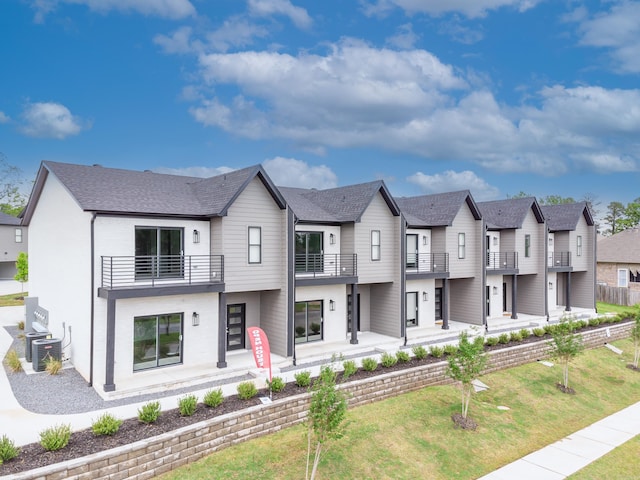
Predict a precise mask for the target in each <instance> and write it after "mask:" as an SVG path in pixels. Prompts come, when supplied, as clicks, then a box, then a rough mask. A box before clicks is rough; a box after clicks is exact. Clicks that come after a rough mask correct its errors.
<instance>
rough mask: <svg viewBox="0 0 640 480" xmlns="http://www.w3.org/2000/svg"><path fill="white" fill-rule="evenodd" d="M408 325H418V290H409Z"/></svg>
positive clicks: (407, 304)
mask: <svg viewBox="0 0 640 480" xmlns="http://www.w3.org/2000/svg"><path fill="white" fill-rule="evenodd" d="M406 308H407V313H406V315H407V327H416V326H417V325H418V292H407V303H406Z"/></svg>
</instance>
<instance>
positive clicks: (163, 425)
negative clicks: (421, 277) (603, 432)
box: [0, 327, 598, 476]
mask: <svg viewBox="0 0 640 480" xmlns="http://www.w3.org/2000/svg"><path fill="white" fill-rule="evenodd" d="M593 328H598V327H586V328H584V329H581V331H585V330H590V329H593ZM549 338H550V336H549V335H544V336H542V337H536V336H534V335H531V336H530V337H528V338H526V339H524V340H522V341H521V342H518V343H517V344H522V343H532V342H539V341H548V340H549ZM514 345H516V343H511V342H510V343H507V344H497V345H493V346H485V351H492V350H498V349H501V348H506V347H510V346H514ZM445 359H446V355H443V356H442V357H440V358H435V357H433V356H431V355H428V356H427V357H426V358H424V359H422V360H417V359H415V358H413V357H412V358H411V360H409V361H408V362H398V363H396V364H395V365H394V366H392V367H383V366H382V365H378V367H377V368H376V369H375V370H373V371H365V370H363V369H362V368H359V369H358V371H357V372H356V373H355V374H353V375H351V376H350V377H349V378H348V381H355V380H361V379H365V378H370V377H373V376H376V375H381V374H383V373H389V372H393V371H397V370H404V369H407V368H414V367H417V366H420V365H426V364H430V363H436V362H440V361H443V360H445ZM342 380H343V379H342V373H339V374H338V376H337V381H338V383H339V382H341V381H342ZM561 386H562V385H561V384H559V388H560V387H561ZM563 388H564V387H563ZM570 390H573V389H570ZM306 391H308V389H307V388H303V387H298V386H297V385H296V384H295V383H292V382H291V383H287V384H286V386H285V388H284V390H282V391H281V392H278V393H274V394H273V399H274V400H278V399H281V398H285V397H288V396H293V395H297V394H300V393H304V392H306ZM565 393H575V391H574V392H565ZM260 396H269V394H268V391H264V390H263V391H260V392H259V394H258V396H257V397H254V398H252V399H250V400H243V399H240V398H238V396H237V395H234V396H230V397H226V398H225V399H224V402H223V403H222V405H220V406H218V407H216V408H209V407H207V406H205V405H204V404H202V403H200V404H198V408H197V410H196V412H195V413H194V414H193V415H192V416H189V417H183V416H181V415H180V412H179V410H178V409H177V408H176V409H173V410H166V411H163V412H162V414H161V415H160V418H159V419H158V420H157V421H156V422H155V423H153V424H144V423H141V422H140V421H139V420H138V419H137V418H131V419H127V420H124V421H123V422H122V425H121V426H120V429H119V430H118V432H117V433H116V434H115V435H113V436H96V435H94V434H93V432H92V430H91V429H86V430H82V431H79V432H74V433H72V434H71V439H70V441H69V444H68V445H67V446H66V447H64V448H63V449H61V450H58V451H56V452H47V451H46V450H44V448H43V447H42V446H41V445H40V444H39V443H31V444H29V445H25V446H22V447H20V454H19V455H18V457H16V458H14V459H12V460H9V461H7V462H5V463H4V464H0V476H1V475H10V474H14V473H19V472H22V471H25V470H32V469H34V468H39V467H43V466H46V465H52V464H54V463H59V462H64V461H67V460H72V459H74V458H79V457H83V456H86V455H90V454H93V453H97V452H101V451H103V450H108V449H111V448H115V447H118V446H122V445H127V444H129V443H133V442H137V441H139V440H143V439H145V438H149V437H153V436H156V435H159V434H162V433H166V432H171V431H173V430H176V429H178V428H180V427H184V426H187V425H191V424H193V423H197V422H200V421H203V420H206V419H209V418H212V417H215V416H218V415H223V414H226V413H230V412H235V411H238V410H242V409H245V408H248V407H251V406H254V405H259V404H260V403H261V402H260V400H259V398H258V397H260ZM457 416H459V418H458V417H457ZM452 420H453V421H454V423H455V425H456V426H457V427H459V428H463V429H471V430H474V429H475V427H473V425H474V424H475V422H474V421H473V420H472V419H470V418H469V417H468V418H467V419H463V418H462V415H460V414H454V415H453V416H452ZM476 426H477V424H476Z"/></svg>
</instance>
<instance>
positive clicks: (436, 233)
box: [431, 227, 451, 253]
mask: <svg viewBox="0 0 640 480" xmlns="http://www.w3.org/2000/svg"><path fill="white" fill-rule="evenodd" d="M446 252H448V250H447V230H446V228H445V227H436V228H432V229H431V253H446ZM449 253H451V252H449Z"/></svg>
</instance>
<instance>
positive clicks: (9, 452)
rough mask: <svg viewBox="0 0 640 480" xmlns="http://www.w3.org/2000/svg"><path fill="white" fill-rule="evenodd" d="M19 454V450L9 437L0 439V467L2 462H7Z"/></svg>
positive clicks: (4, 436)
mask: <svg viewBox="0 0 640 480" xmlns="http://www.w3.org/2000/svg"><path fill="white" fill-rule="evenodd" d="M19 454H20V448H18V447H16V445H15V444H14V443H13V441H12V440H9V437H7V436H6V435H3V436H2V438H0V465H2V463H3V462H8V461H9V460H11V459H13V458H16V457H17V456H18V455H19Z"/></svg>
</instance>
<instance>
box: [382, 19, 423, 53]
mask: <svg viewBox="0 0 640 480" xmlns="http://www.w3.org/2000/svg"><path fill="white" fill-rule="evenodd" d="M419 39H420V36H418V35H416V34H415V33H414V31H413V26H412V25H411V24H410V23H405V24H404V25H400V26H399V27H398V33H396V34H395V35H393V36H391V37H389V38H387V40H386V42H387V44H388V45H391V46H392V47H396V48H401V49H403V50H409V49H410V48H413V46H414V45H415V44H416V42H417V41H418V40H419Z"/></svg>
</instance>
